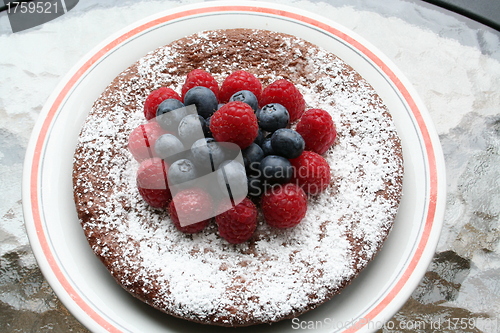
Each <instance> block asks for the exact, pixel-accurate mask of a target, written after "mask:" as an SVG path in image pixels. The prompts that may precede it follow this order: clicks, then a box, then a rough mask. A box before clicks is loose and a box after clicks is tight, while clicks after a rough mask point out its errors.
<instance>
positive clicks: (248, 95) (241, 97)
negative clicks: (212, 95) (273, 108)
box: [229, 90, 259, 112]
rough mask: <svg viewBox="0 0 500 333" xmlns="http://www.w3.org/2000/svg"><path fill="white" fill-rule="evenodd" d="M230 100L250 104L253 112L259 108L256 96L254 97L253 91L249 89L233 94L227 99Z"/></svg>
mask: <svg viewBox="0 0 500 333" xmlns="http://www.w3.org/2000/svg"><path fill="white" fill-rule="evenodd" d="M229 101H230V102H233V101H240V102H243V103H247V104H248V105H250V106H251V107H252V109H253V111H254V112H256V111H257V109H258V108H259V102H258V101H257V97H255V95H254V93H253V92H251V91H249V90H241V91H238V92H237V93H235V94H233V96H231V98H230V99H229Z"/></svg>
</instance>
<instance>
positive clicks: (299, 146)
mask: <svg viewBox="0 0 500 333" xmlns="http://www.w3.org/2000/svg"><path fill="white" fill-rule="evenodd" d="M271 147H272V148H273V151H274V152H275V153H276V154H277V155H280V156H283V157H286V158H297V157H299V156H300V154H302V152H303V151H304V147H305V142H304V139H303V138H302V135H300V134H299V133H298V132H297V131H294V130H292V129H289V128H281V129H279V130H277V131H276V132H274V133H273V135H272V136H271Z"/></svg>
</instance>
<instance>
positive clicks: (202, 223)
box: [169, 188, 213, 234]
mask: <svg viewBox="0 0 500 333" xmlns="http://www.w3.org/2000/svg"><path fill="white" fill-rule="evenodd" d="M169 209H170V217H171V218H172V222H173V223H174V225H175V227H176V228H177V229H178V230H180V231H182V232H185V233H190V234H192V233H196V232H199V231H201V230H203V229H204V228H205V227H206V226H207V225H208V224H209V223H210V218H206V217H207V216H212V211H213V208H212V198H211V197H210V195H209V194H208V193H207V192H205V191H203V190H202V189H198V188H191V189H186V190H182V191H180V192H179V193H177V194H176V195H175V196H174V199H173V200H172V201H171V202H170V205H169Z"/></svg>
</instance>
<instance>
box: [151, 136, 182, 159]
mask: <svg viewBox="0 0 500 333" xmlns="http://www.w3.org/2000/svg"><path fill="white" fill-rule="evenodd" d="M155 151H156V154H157V155H158V156H159V157H161V158H163V159H164V160H166V161H167V162H168V163H172V162H174V161H175V160H176V159H178V158H177V156H178V155H179V154H181V153H182V152H183V151H184V145H183V144H182V142H181V141H180V140H179V139H178V138H177V137H176V136H175V135H173V134H163V135H162V136H160V137H159V138H158V139H157V140H156V143H155Z"/></svg>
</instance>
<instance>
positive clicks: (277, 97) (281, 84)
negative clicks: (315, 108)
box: [259, 79, 306, 122]
mask: <svg viewBox="0 0 500 333" xmlns="http://www.w3.org/2000/svg"><path fill="white" fill-rule="evenodd" d="M259 101H260V105H261V106H264V105H266V104H270V103H278V104H281V105H283V106H284V107H285V108H286V109H287V110H288V113H289V115H290V122H294V121H295V120H297V119H299V118H300V117H301V116H302V114H303V113H304V110H305V108H306V102H305V101H304V97H303V96H302V94H301V93H300V91H299V90H298V89H297V87H295V86H294V84H293V83H291V82H290V81H288V80H285V79H281V80H277V81H274V82H273V83H271V84H270V85H268V86H267V87H266V88H265V89H264V90H263V91H262V95H261V97H260V99H259Z"/></svg>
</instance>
